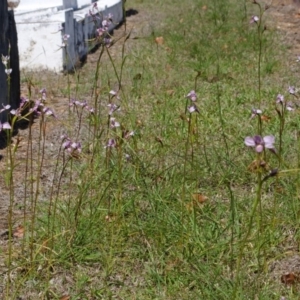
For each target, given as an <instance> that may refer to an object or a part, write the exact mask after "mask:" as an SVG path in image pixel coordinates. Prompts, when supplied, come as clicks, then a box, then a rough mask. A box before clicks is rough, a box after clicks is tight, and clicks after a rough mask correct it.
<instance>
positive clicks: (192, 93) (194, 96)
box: [186, 90, 197, 102]
mask: <svg viewBox="0 0 300 300" xmlns="http://www.w3.org/2000/svg"><path fill="white" fill-rule="evenodd" d="M186 98H189V99H190V100H191V101H193V102H195V101H196V100H197V94H196V92H195V91H194V90H191V91H190V92H189V93H188V94H187V95H186Z"/></svg>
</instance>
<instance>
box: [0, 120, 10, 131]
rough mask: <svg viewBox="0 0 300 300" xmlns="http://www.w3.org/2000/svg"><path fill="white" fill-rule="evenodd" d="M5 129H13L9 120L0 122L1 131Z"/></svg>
mask: <svg viewBox="0 0 300 300" xmlns="http://www.w3.org/2000/svg"><path fill="white" fill-rule="evenodd" d="M4 129H11V126H10V124H9V123H8V122H4V123H1V122H0V132H1V131H2V130H4Z"/></svg>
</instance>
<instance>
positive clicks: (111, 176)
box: [3, 0, 299, 299]
mask: <svg viewBox="0 0 300 300" xmlns="http://www.w3.org/2000/svg"><path fill="white" fill-rule="evenodd" d="M254 2H255V3H254V4H255V5H253V3H249V4H247V3H246V2H245V1H242V2H240V1H235V0H225V1H222V2H220V1H216V0H214V1H211V2H209V3H205V2H204V1H202V0H189V1H187V2H185V3H182V2H180V1H175V3H174V1H173V2H172V5H171V2H170V3H169V2H168V1H164V2H163V3H162V2H159V3H158V2H155V3H144V2H143V1H135V2H133V3H131V4H130V5H134V6H135V7H136V9H137V11H140V14H142V16H144V13H143V10H145V9H146V8H147V11H148V12H149V14H151V16H152V17H153V18H154V19H153V20H149V21H148V22H149V23H150V25H147V24H146V25H144V24H143V23H141V24H138V26H140V29H139V30H137V29H136V28H130V27H129V25H128V24H127V25H126V32H125V33H123V34H122V35H121V37H120V39H118V38H117V37H116V38H115V39H116V40H115V41H116V42H115V41H114V37H111V36H110V35H109V34H108V32H107V31H105V32H103V31H102V29H101V30H100V29H99V30H100V31H99V32H100V33H101V34H99V36H98V38H99V42H100V47H99V49H98V52H97V53H96V54H94V55H97V57H96V58H95V59H94V60H95V63H94V64H93V65H87V66H85V67H84V68H83V69H82V70H79V71H77V73H76V74H75V75H68V76H66V80H65V84H66V85H65V87H66V88H65V89H64V90H63V93H64V94H65V96H66V98H67V103H66V105H65V108H66V111H68V118H67V120H66V121H62V120H61V118H60V117H59V116H58V118H57V121H56V122H57V125H56V126H62V127H63V128H62V129H61V130H59V133H61V134H59V135H57V139H58V141H57V142H56V145H57V152H56V155H55V159H54V160H53V161H52V168H53V172H52V175H53V176H52V178H51V179H52V180H51V187H50V189H49V190H48V192H47V193H46V195H43V197H42V193H41V192H42V184H41V181H40V180H41V179H40V178H41V176H42V173H43V172H42V170H43V168H46V167H47V166H46V163H45V161H46V154H45V153H46V152H45V151H46V150H45V149H46V148H47V147H46V144H47V140H48V139H49V138H50V139H51V137H48V136H47V134H46V133H47V126H48V121H47V118H48V117H47V115H52V114H53V111H52V110H49V109H46V106H45V105H46V104H45V103H44V106H42V103H43V101H44V100H46V91H45V90H41V94H40V99H39V102H34V103H33V105H32V106H31V108H29V112H30V115H31V116H32V115H33V113H34V112H36V113H39V114H40V115H39V118H38V119H37V120H38V121H39V122H40V123H39V124H40V125H39V134H38V141H39V143H38V145H39V146H38V153H37V154H36V157H37V160H36V161H37V162H36V165H33V163H32V161H33V158H34V155H33V152H32V143H33V140H32V138H29V142H28V146H27V149H28V152H27V161H28V163H27V168H26V172H25V173H26V174H27V176H28V179H27V181H26V182H27V183H28V182H29V185H25V190H27V193H28V197H26V196H25V197H24V205H23V210H24V218H23V225H22V226H23V229H24V230H25V231H24V236H23V238H22V247H21V250H22V251H20V250H19V248H18V247H19V246H18V243H17V242H16V238H14V237H13V236H14V227H13V225H14V220H13V207H14V202H15V198H14V188H15V184H14V181H13V178H14V177H13V174H14V166H15V165H16V164H17V158H16V157H17V156H14V155H15V153H18V147H15V148H13V147H11V145H8V147H7V149H8V155H7V158H8V161H7V166H8V170H9V171H8V174H9V176H8V178H9V180H8V186H9V189H10V195H11V205H10V211H9V216H10V219H9V224H10V229H9V239H8V241H9V243H8V245H9V247H8V253H7V258H8V259H7V267H8V269H7V270H6V273H5V276H4V277H3V278H4V279H5V283H6V292H5V293H4V296H3V297H6V299H17V297H18V296H19V295H23V294H27V295H32V297H35V298H36V297H40V298H48V299H60V298H61V297H62V296H63V295H69V296H70V297H71V298H72V299H73V298H74V299H83V298H87V299H112V298H116V297H119V298H130V299H135V298H137V299H149V298H157V299H204V298H205V299H207V298H208V299H249V298H250V299H252V298H260V299H273V298H274V299H280V296H283V295H285V296H287V295H288V296H289V298H288V299H296V298H297V294H296V293H295V294H293V291H291V292H289V291H288V290H287V289H286V288H285V286H284V285H281V284H277V283H276V284H274V282H272V280H271V279H272V276H271V275H270V272H271V270H270V269H271V265H272V264H273V263H274V262H275V261H276V260H277V259H280V258H281V257H283V254H282V253H284V252H285V250H286V249H288V248H289V247H296V245H297V233H296V232H297V230H298V225H297V224H298V219H299V217H298V215H299V214H298V211H299V203H298V201H297V199H298V195H297V191H298V190H299V180H298V178H299V176H298V174H299V172H298V171H299V155H298V152H299V151H298V144H299V143H298V136H299V135H298V130H297V127H298V123H297V118H296V117H295V110H293V109H295V108H296V105H295V104H296V103H295V101H293V100H296V97H297V90H296V89H294V88H291V87H290V89H289V91H288V92H287V93H286V95H283V94H284V92H282V91H284V90H287V88H288V87H287V86H285V85H284V84H281V83H280V84H279V83H278V81H277V79H276V78H277V77H278V76H277V75H278V73H279V72H280V73H282V72H283V71H282V69H280V68H278V69H276V68H275V69H273V73H272V72H269V71H267V69H268V68H266V65H268V64H270V62H272V61H273V62H274V64H272V65H274V66H280V64H281V61H280V60H278V57H277V54H276V53H277V52H278V51H280V48H276V49H275V48H274V45H276V43H274V39H275V38H276V36H275V35H274V33H271V32H270V31H268V30H267V29H266V28H265V27H264V25H263V23H257V22H261V20H262V16H263V12H262V4H261V3H258V2H257V1H254ZM126 5H127V4H126ZM157 6H159V8H160V13H159V16H158V17H159V18H158V19H157V20H155V14H154V11H155V9H157ZM257 7H258V8H259V17H258V20H257V19H254V18H253V17H252V20H256V21H254V23H255V24H257V27H258V30H254V29H253V26H251V25H250V24H249V20H251V16H252V15H255V14H256V11H255V10H256V8H257ZM97 16H98V12H97V11H96V12H95V22H98V21H97V20H98V18H97ZM174 16H177V17H178V18H176V19H178V20H179V22H174ZM110 18H111V17H110ZM110 18H108V19H106V21H107V22H109V21H110ZM112 18H113V17H112ZM102 25H103V24H102ZM104 25H105V24H104ZM143 26H145V27H143ZM102 28H103V27H102ZM170 28H171V29H172V30H170ZM108 38H110V39H112V40H110V43H109V44H107V42H108V40H107V39H108ZM104 39H105V40H104ZM256 41H259V46H258V47H257V45H256V44H255V42H256ZM281 53H282V52H281ZM266 55H268V60H266ZM245 70H247V71H246V72H245ZM287 72H288V70H287ZM286 76H288V75H286ZM79 79H80V80H79ZM266 81H267V82H268V84H264V82H266ZM29 86H30V85H29ZM74 86H75V87H74ZM72 87H74V90H73V88H72ZM86 91H89V93H87V92H86ZM276 95H278V96H276ZM288 97H289V98H290V99H289V101H287V100H285V99H288ZM44 98H45V99H44ZM47 107H48V106H47ZM7 109H9V108H7ZM50 112H51V113H50ZM15 115H17V114H15ZM25 116H27V117H28V116H29V115H26V114H25ZM23 117H24V115H23ZM14 120H17V119H14V117H13V118H12V123H11V124H5V125H4V126H3V128H4V129H7V133H8V140H10V137H11V134H12V132H13V130H12V128H13V127H14V122H15V121H14ZM33 120H34V119H33V118H32V119H30V121H31V123H30V126H29V132H31V130H33V129H36V127H37V126H35V127H34V126H32V125H33V123H32V122H33ZM245 137H247V138H245ZM59 138H60V139H59ZM245 144H246V145H245ZM246 146H251V147H252V148H253V149H254V150H255V151H253V149H248V148H247V147H246ZM12 149H13V150H12ZM268 150H270V151H268ZM14 151H16V152H14ZM251 161H253V162H252V163H251ZM295 176H296V177H297V180H296V181H295V180H294V177H295ZM25 194H26V193H25ZM27 198H29V199H30V200H29V203H28V202H27ZM287 198H288V199H290V201H289V202H287V201H286V199H287ZM291 230H292V231H293V232H295V235H294V236H293V237H291V236H290V235H289V233H290V232H291ZM15 253H17V255H15ZM11 295H13V296H11Z"/></svg>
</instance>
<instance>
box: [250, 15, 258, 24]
mask: <svg viewBox="0 0 300 300" xmlns="http://www.w3.org/2000/svg"><path fill="white" fill-rule="evenodd" d="M258 21H259V17H258V16H252V17H251V19H250V24H253V23H258Z"/></svg>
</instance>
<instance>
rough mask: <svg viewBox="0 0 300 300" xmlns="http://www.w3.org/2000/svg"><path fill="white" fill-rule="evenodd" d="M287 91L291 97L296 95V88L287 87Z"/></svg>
mask: <svg viewBox="0 0 300 300" xmlns="http://www.w3.org/2000/svg"><path fill="white" fill-rule="evenodd" d="M288 91H289V93H290V94H291V95H295V94H296V88H295V87H294V86H289V88H288Z"/></svg>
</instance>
